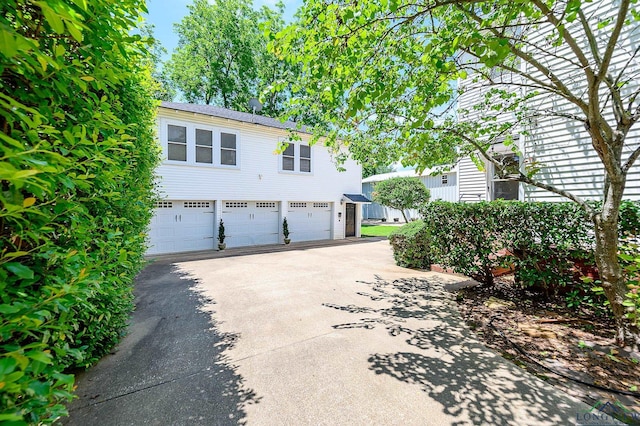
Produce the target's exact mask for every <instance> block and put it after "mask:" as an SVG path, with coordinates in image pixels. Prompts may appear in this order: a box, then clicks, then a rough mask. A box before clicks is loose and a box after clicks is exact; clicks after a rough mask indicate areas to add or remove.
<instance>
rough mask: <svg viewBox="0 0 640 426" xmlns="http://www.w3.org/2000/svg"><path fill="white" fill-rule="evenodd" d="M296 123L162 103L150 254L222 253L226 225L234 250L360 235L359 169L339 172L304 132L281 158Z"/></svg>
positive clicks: (352, 164) (350, 163)
mask: <svg viewBox="0 0 640 426" xmlns="http://www.w3.org/2000/svg"><path fill="white" fill-rule="evenodd" d="M289 128H295V124H294V123H291V122H287V123H282V122H280V121H279V120H276V119H272V118H268V117H263V116H260V115H254V114H249V113H242V112H237V111H232V110H228V109H224V108H219V107H214V106H209V105H194V104H185V103H174V102H163V103H162V104H161V106H160V107H159V110H158V138H159V143H160V145H161V147H162V157H163V161H162V164H161V165H160V166H159V167H158V169H157V172H156V173H157V177H158V190H159V193H160V197H161V199H162V201H159V202H158V203H157V206H156V210H155V215H154V217H153V219H152V222H151V225H150V229H149V234H148V238H149V250H148V252H147V254H162V253H176V252H185V251H193V250H210V249H214V248H215V247H217V233H218V223H219V222H220V220H223V222H224V226H225V235H226V239H225V243H226V244H227V247H239V246H250V245H263V244H277V243H281V242H283V235H282V221H283V219H284V218H285V217H286V218H287V222H288V225H289V231H290V238H291V240H292V241H293V242H296V241H309V240H322V239H342V238H345V237H349V236H356V237H359V236H360V222H361V216H362V208H361V206H362V203H363V202H367V201H368V200H366V199H365V198H364V197H362V195H361V192H360V191H361V176H362V169H361V167H360V166H359V165H358V164H357V163H356V162H355V161H353V160H348V161H347V162H346V164H345V165H344V168H345V169H346V171H343V172H339V171H338V170H337V168H336V166H335V164H334V162H333V161H332V157H331V155H330V153H329V151H328V150H327V149H326V148H325V147H323V146H321V144H320V143H318V144H315V145H312V146H310V145H309V139H310V135H309V134H307V133H305V132H304V131H298V132H297V133H298V135H299V136H300V137H301V139H302V140H301V141H296V142H292V143H290V144H289V146H288V147H287V148H286V149H285V150H284V152H283V153H282V154H278V153H277V152H276V149H277V147H278V144H279V143H280V142H281V141H284V140H287V139H288V130H287V129H289Z"/></svg>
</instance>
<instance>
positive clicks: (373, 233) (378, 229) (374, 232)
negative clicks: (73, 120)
mask: <svg viewBox="0 0 640 426" xmlns="http://www.w3.org/2000/svg"><path fill="white" fill-rule="evenodd" d="M394 229H398V227H397V226H393V225H366V224H362V231H361V233H362V236H363V237H388V236H389V234H390V233H391V231H393V230H394Z"/></svg>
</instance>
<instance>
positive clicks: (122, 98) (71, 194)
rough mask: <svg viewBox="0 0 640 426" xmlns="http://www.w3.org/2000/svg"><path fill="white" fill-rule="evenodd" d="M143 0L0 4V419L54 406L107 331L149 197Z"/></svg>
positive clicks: (12, 0) (119, 322)
mask: <svg viewBox="0 0 640 426" xmlns="http://www.w3.org/2000/svg"><path fill="white" fill-rule="evenodd" d="M144 8H145V6H144V2H142V1H135V0H123V1H119V2H118V4H117V5H116V4H115V3H114V2H113V1H111V0H93V1H91V2H90V4H87V3H86V2H84V1H77V0H69V1H64V0H48V1H46V2H32V1H28V0H8V1H5V2H3V4H2V6H0V9H1V10H2V13H0V43H1V44H2V46H3V49H2V50H0V74H1V80H0V88H1V91H0V139H1V142H0V180H1V186H2V191H0V203H1V209H0V422H3V424H4V423H7V424H38V423H49V422H52V421H54V420H55V419H56V418H58V417H60V416H63V415H65V413H66V411H65V408H64V405H63V404H64V402H65V401H67V400H69V399H70V397H71V395H72V393H71V392H72V389H73V382H74V378H73V376H72V375H71V374H66V373H65V372H66V371H67V370H68V368H69V367H85V366H88V365H90V364H91V363H93V362H95V361H96V360H97V359H99V358H100V357H101V356H102V355H103V354H105V353H107V351H108V350H109V349H110V348H111V347H112V346H113V345H114V344H115V343H116V342H117V341H118V339H119V338H120V336H121V334H122V333H123V330H124V328H125V327H126V325H127V321H128V317H129V314H130V311H131V309H132V282H133V278H134V276H135V275H136V273H137V272H138V271H139V270H140V268H141V266H142V264H143V258H142V256H143V253H144V251H145V235H144V233H145V230H146V227H147V224H148V222H149V220H150V217H151V211H152V204H153V200H154V198H155V195H154V190H153V170H154V168H155V166H156V164H157V159H158V152H157V146H156V143H155V140H154V134H153V129H154V109H155V102H154V101H153V100H152V99H151V97H150V93H151V90H152V84H151V80H150V77H149V76H150V72H149V63H148V60H147V59H146V58H147V55H146V52H145V48H144V45H143V43H142V41H141V40H140V37H138V36H131V35H130V31H131V29H132V28H133V27H134V26H135V25H136V22H137V19H138V17H139V16H140V14H141V13H142V12H144V10H145V9H144Z"/></svg>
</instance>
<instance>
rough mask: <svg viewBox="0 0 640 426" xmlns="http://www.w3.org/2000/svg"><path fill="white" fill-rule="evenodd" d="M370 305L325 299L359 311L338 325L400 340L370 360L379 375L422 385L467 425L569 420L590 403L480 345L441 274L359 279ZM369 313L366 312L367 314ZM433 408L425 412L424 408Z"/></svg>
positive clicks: (461, 423)
mask: <svg viewBox="0 0 640 426" xmlns="http://www.w3.org/2000/svg"><path fill="white" fill-rule="evenodd" d="M362 283H363V285H366V286H368V288H369V290H368V291H363V292H359V293H358V294H359V295H361V296H363V297H366V298H367V299H368V300H369V303H367V304H368V305H369V306H355V305H348V306H343V305H336V304H325V306H327V307H330V308H334V309H339V310H342V311H346V312H350V313H353V314H358V315H361V317H360V318H358V320H357V321H354V322H350V323H345V324H337V325H335V326H334V328H336V329H349V328H364V329H374V328H379V327H383V328H384V329H385V330H386V331H387V332H388V333H389V334H390V335H391V336H395V337H396V338H397V339H402V341H399V342H398V347H401V348H402V349H403V350H401V351H398V352H393V353H376V354H373V355H371V357H370V358H369V359H368V361H369V363H370V369H371V370H372V371H374V372H375V373H376V374H381V375H387V376H391V377H393V378H395V379H397V380H400V381H402V382H405V383H408V384H414V385H419V386H420V387H421V388H422V390H423V391H424V392H427V393H428V395H429V396H430V397H431V398H433V399H435V400H436V401H438V402H439V403H440V404H441V405H442V407H443V408H442V409H443V412H444V413H446V414H448V415H450V416H453V417H454V418H455V421H454V423H453V424H455V425H463V424H464V425H466V424H473V425H479V424H491V425H498V424H508V425H512V424H518V425H521V424H536V425H539V424H567V423H569V422H571V420H573V421H575V419H576V415H577V413H578V412H584V410H585V408H586V407H585V406H583V405H581V404H580V403H578V402H574V401H573V400H570V399H568V398H564V397H562V396H561V395H560V394H558V393H557V392H555V391H554V390H551V388H550V386H549V385H546V384H544V382H542V381H541V380H539V379H537V378H535V377H533V376H531V375H529V374H528V373H526V372H524V371H520V370H519V369H518V368H517V367H516V366H514V365H512V364H511V363H509V362H507V361H505V360H504V359H502V358H501V357H500V356H498V355H497V354H495V353H493V352H492V351H491V350H489V349H488V348H486V347H485V346H483V345H482V344H481V343H479V342H478V341H477V340H476V339H475V338H474V337H473V336H472V334H471V332H470V331H469V330H468V328H466V326H465V325H464V323H463V320H462V318H461V317H460V315H459V314H458V311H457V308H456V307H455V301H454V300H453V294H452V293H450V292H449V291H447V290H446V287H448V286H449V285H450V284H448V283H447V282H444V281H443V280H441V279H439V278H438V277H435V276H434V277H429V278H408V279H399V280H393V281H389V280H385V279H383V278H381V277H378V276H376V279H375V280H374V281H373V282H362ZM363 314H365V315H363ZM425 414H428V413H425Z"/></svg>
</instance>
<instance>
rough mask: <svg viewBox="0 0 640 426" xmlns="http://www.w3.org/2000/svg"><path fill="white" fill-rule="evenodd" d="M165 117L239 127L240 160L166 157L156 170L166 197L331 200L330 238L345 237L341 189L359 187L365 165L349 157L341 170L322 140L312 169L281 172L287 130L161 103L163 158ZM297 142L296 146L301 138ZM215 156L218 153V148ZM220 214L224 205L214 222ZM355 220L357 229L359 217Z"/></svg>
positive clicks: (349, 190)
mask: <svg viewBox="0 0 640 426" xmlns="http://www.w3.org/2000/svg"><path fill="white" fill-rule="evenodd" d="M166 120H171V121H173V122H184V123H197V124H200V125H205V126H210V127H213V128H216V129H223V130H224V129H227V130H232V131H234V132H237V134H238V139H237V149H238V163H239V164H238V167H237V168H228V167H213V166H209V165H203V166H201V165H188V164H168V163H167V162H163V163H162V164H161V165H160V166H159V167H158V169H157V172H156V174H157V176H158V178H157V183H158V191H159V194H160V196H161V198H162V199H165V200H213V201H215V202H216V205H217V206H219V205H220V204H221V202H222V200H244V201H254V200H270V201H277V202H279V203H281V205H282V206H286V205H287V203H288V202H289V201H310V202H314V201H321V202H328V203H333V204H332V205H333V206H335V208H334V210H335V211H334V212H333V214H332V238H334V239H341V238H344V219H343V218H344V217H345V212H344V206H341V205H340V199H341V198H342V195H343V194H348V193H351V194H358V193H360V191H361V180H362V169H361V166H360V165H358V164H357V163H356V162H355V161H353V160H347V162H346V164H345V165H344V167H345V169H346V171H344V172H339V171H338V170H337V169H336V165H335V163H334V162H333V161H332V158H331V155H330V154H329V152H328V151H327V149H326V148H324V147H323V146H322V145H321V143H318V144H316V145H314V146H312V148H311V151H312V154H311V157H312V160H311V162H312V166H311V167H312V172H311V173H297V172H296V173H292V172H283V171H281V168H282V167H281V156H280V155H278V154H276V153H275V150H276V148H277V144H278V141H279V140H281V139H283V138H286V137H287V132H286V131H285V130H279V129H275V128H270V127H265V126H261V125H257V124H249V123H242V122H238V121H235V120H230V119H223V118H217V117H211V116H206V115H202V114H194V113H189V112H183V111H175V110H170V109H167V108H162V107H161V108H159V112H158V123H159V128H160V132H159V139H160V144H161V145H162V148H163V158H165V159H166V155H167V147H166V136H165V132H166V131H165V130H163V126H164V124H163V123H166ZM301 136H302V139H303V142H301V143H306V141H308V135H305V134H302V135H301ZM295 143H296V150H298V149H299V147H298V145H297V144H298V143H299V142H295ZM215 155H219V153H217V152H214V156H215ZM283 210H284V209H283ZM338 212H342V217H338ZM283 214H286V213H284V212H282V213H281V217H280V221H281V220H282V215H283ZM219 219H220V210H219V209H216V213H215V220H216V222H217V221H218V220H219ZM358 219H359V218H358ZM356 222H357V223H356V228H357V232H358V234H359V223H360V220H357V221H356Z"/></svg>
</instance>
